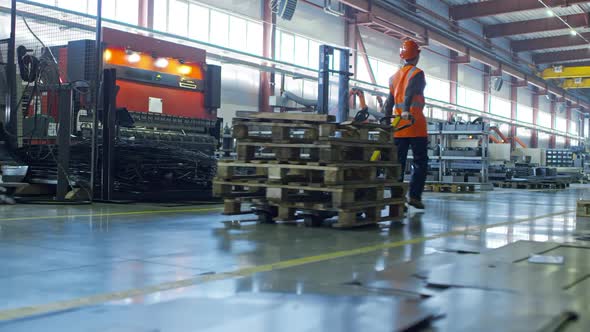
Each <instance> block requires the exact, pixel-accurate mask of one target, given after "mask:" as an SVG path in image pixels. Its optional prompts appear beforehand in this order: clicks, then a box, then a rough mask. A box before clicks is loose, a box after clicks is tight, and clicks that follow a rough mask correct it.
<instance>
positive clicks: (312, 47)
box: [309, 40, 320, 69]
mask: <svg viewBox="0 0 590 332" xmlns="http://www.w3.org/2000/svg"><path fill="white" fill-rule="evenodd" d="M319 67H320V43H318V42H317V41H315V40H310V41H309V68H314V69H316V68H319Z"/></svg>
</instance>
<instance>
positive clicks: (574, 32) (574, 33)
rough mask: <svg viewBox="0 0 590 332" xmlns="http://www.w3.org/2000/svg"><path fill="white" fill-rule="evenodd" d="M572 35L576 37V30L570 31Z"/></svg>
mask: <svg viewBox="0 0 590 332" xmlns="http://www.w3.org/2000/svg"><path fill="white" fill-rule="evenodd" d="M570 34H571V35H572V36H575V35H577V34H578V33H577V32H576V30H574V29H571V30H570Z"/></svg>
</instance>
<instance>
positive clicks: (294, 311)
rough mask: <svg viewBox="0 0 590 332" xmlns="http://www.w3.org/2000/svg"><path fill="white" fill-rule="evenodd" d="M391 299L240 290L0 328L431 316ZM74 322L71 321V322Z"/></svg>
mask: <svg viewBox="0 0 590 332" xmlns="http://www.w3.org/2000/svg"><path fill="white" fill-rule="evenodd" d="M435 312H436V310H435V309H434V308H431V307H429V308H426V307H424V306H423V305H422V304H421V302H420V301H408V300H404V299H396V298H394V297H391V296H390V297H379V296H367V297H361V296H358V297H354V296H318V295H292V294H271V293H259V294H240V295H236V296H232V297H227V298H221V299H216V298H212V297H203V298H182V299H176V300H173V301H168V302H159V303H154V304H147V305H145V304H140V303H132V304H129V305H120V304H119V305H113V304H110V305H108V304H107V305H102V306H97V307H87V308H81V309H78V310H72V311H65V312H61V313H56V314H51V315H44V316H40V317H32V318H28V319H24V320H18V321H14V322H7V323H3V324H1V323H0V331H11V332H20V331H23V332H29V331H47V332H49V331H56V332H57V331H59V332H63V331H77V332H87V331H88V332H90V331H132V332H135V331H142V332H143V331H167V332H176V331H179V332H180V331H182V332H184V331H202V332H204V331H207V332H217V331H219V332H221V331H223V332H230V331H236V332H242V331H257V332H263V331H273V332H274V331H282V332H287V331H298V332H299V331H384V332H385V331H387V332H391V331H404V330H406V329H408V328H410V327H412V326H415V325H417V324H419V323H421V322H424V321H428V320H429V319H430V318H431V317H433V315H434V313H435ZM74 322H75V324H74Z"/></svg>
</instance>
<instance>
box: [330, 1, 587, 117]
mask: <svg viewBox="0 0 590 332" xmlns="http://www.w3.org/2000/svg"><path fill="white" fill-rule="evenodd" d="M340 2H341V3H343V4H345V5H347V6H350V7H352V8H354V9H356V10H358V11H360V12H361V13H370V14H371V16H372V17H377V18H379V19H382V20H384V21H387V22H390V19H391V21H394V22H396V21H397V24H396V25H398V26H401V27H404V28H405V29H406V30H407V31H411V32H413V33H414V34H415V35H416V37H417V39H418V40H419V39H420V38H424V37H426V38H427V39H429V40H432V41H436V42H438V43H439V44H441V45H443V46H445V47H446V48H448V49H450V50H453V51H456V52H458V53H460V54H469V55H470V56H471V58H472V59H474V60H477V61H479V62H481V63H483V64H487V65H488V66H490V67H493V68H499V67H500V61H499V60H498V59H496V58H495V57H494V56H490V55H488V53H485V54H484V52H481V51H478V50H474V49H470V47H469V46H468V45H467V43H465V42H463V41H462V40H461V39H460V38H458V37H457V38H453V39H451V38H450V37H451V36H452V35H453V33H450V35H451V36H449V37H447V36H444V35H443V34H442V33H438V32H436V31H433V30H432V29H430V28H427V27H426V25H423V24H420V22H423V21H424V18H423V17H422V18H418V17H416V18H415V19H413V20H412V19H411V18H409V17H407V18H406V17H402V15H400V14H397V13H396V11H395V10H392V9H388V8H384V7H383V6H381V5H379V4H375V3H373V1H371V0H340ZM405 23H410V24H409V25H404V24H405ZM502 71H503V72H504V73H506V74H507V75H510V76H512V77H515V78H518V79H521V80H523V79H525V77H526V75H525V74H524V73H523V72H522V70H521V69H519V68H517V67H514V66H512V65H510V64H506V65H505V66H502ZM527 79H528V82H529V84H531V85H533V86H536V87H538V88H546V89H547V90H548V92H549V93H552V94H554V95H558V96H562V95H565V97H566V98H568V99H573V98H574V97H575V96H571V95H569V94H566V93H565V91H564V90H563V89H561V88H558V87H556V86H548V85H547V81H545V80H543V79H542V78H540V77H537V76H534V77H528V78H527ZM585 105H587V106H588V107H589V108H590V103H585Z"/></svg>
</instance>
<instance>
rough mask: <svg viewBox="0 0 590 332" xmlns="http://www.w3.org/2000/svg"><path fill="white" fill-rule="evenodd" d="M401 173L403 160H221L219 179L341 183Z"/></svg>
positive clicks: (218, 165) (361, 181)
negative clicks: (391, 161)
mask: <svg viewBox="0 0 590 332" xmlns="http://www.w3.org/2000/svg"><path fill="white" fill-rule="evenodd" d="M400 174H401V166H400V165H399V164H393V163H384V162H371V163H365V162H362V163H339V164H327V163H305V162H282V163H281V162H278V161H259V162H256V161H254V162H239V161H223V162H218V164H217V179H219V180H225V181H233V180H243V179H267V180H268V181H269V182H273V183H281V184H289V183H293V182H304V181H307V182H308V183H316V184H325V185H337V184H354V183H367V182H372V181H377V180H397V179H399V176H400Z"/></svg>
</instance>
